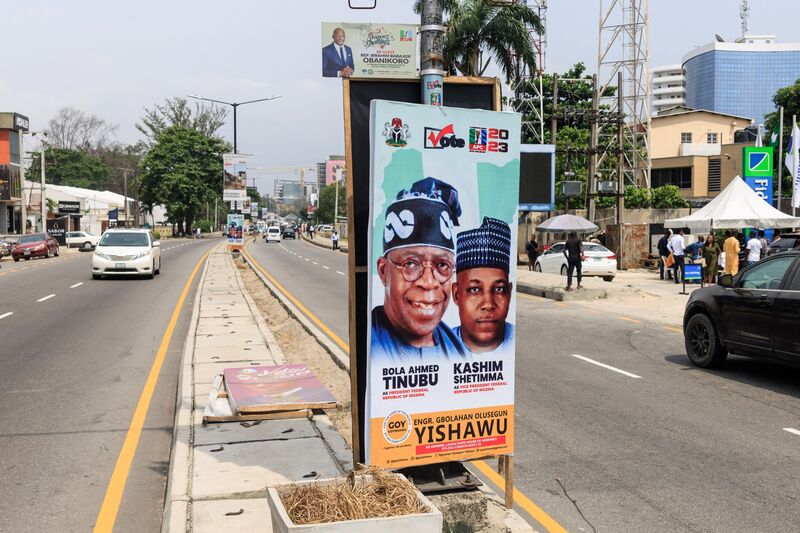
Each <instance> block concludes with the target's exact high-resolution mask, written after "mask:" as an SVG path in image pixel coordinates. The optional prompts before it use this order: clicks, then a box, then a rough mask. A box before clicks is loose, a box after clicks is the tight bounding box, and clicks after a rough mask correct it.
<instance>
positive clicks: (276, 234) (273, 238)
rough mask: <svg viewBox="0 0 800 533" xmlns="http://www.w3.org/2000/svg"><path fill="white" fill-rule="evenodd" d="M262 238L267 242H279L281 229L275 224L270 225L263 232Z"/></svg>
mask: <svg viewBox="0 0 800 533" xmlns="http://www.w3.org/2000/svg"><path fill="white" fill-rule="evenodd" d="M264 240H266V241H267V242H281V230H280V228H278V227H277V226H270V227H268V228H267V232H266V233H265V234H264Z"/></svg>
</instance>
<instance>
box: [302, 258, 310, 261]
mask: <svg viewBox="0 0 800 533" xmlns="http://www.w3.org/2000/svg"><path fill="white" fill-rule="evenodd" d="M303 259H305V260H306V261H311V259H309V258H308V257H304V258H303Z"/></svg>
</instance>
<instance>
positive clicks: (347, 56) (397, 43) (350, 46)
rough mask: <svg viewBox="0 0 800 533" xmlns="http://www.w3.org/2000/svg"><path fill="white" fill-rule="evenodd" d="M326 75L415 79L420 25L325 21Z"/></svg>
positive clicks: (323, 27) (323, 25) (324, 66)
mask: <svg viewBox="0 0 800 533" xmlns="http://www.w3.org/2000/svg"><path fill="white" fill-rule="evenodd" d="M322 75H323V76H324V77H326V78H414V77H416V76H417V26H416V25H415V24H376V23H364V24H358V23H353V22H323V23H322Z"/></svg>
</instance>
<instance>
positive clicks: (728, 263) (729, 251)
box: [722, 230, 739, 276]
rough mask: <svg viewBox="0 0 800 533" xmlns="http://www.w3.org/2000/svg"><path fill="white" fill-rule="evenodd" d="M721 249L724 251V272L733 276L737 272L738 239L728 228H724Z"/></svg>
mask: <svg viewBox="0 0 800 533" xmlns="http://www.w3.org/2000/svg"><path fill="white" fill-rule="evenodd" d="M722 251H724V252H725V273H726V274H730V275H731V276H735V275H736V273H737V272H739V240H738V239H737V238H736V237H734V236H733V233H731V231H730V230H725V240H724V241H723V243H722Z"/></svg>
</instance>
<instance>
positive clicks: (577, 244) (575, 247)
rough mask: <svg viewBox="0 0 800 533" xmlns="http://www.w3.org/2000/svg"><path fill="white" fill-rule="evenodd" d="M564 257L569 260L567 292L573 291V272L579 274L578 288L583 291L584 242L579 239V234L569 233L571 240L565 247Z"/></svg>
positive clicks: (569, 239) (568, 240)
mask: <svg viewBox="0 0 800 533" xmlns="http://www.w3.org/2000/svg"><path fill="white" fill-rule="evenodd" d="M564 256H565V257H566V258H567V286H566V287H565V288H564V290H566V291H571V290H572V272H573V271H575V270H577V272H578V288H579V289H582V288H583V287H582V286H581V279H582V278H583V276H582V274H581V266H582V265H581V261H583V258H584V255H583V242H581V240H580V239H579V238H578V234H577V233H575V232H574V231H571V232H569V238H568V239H567V242H566V244H565V245H564Z"/></svg>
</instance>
